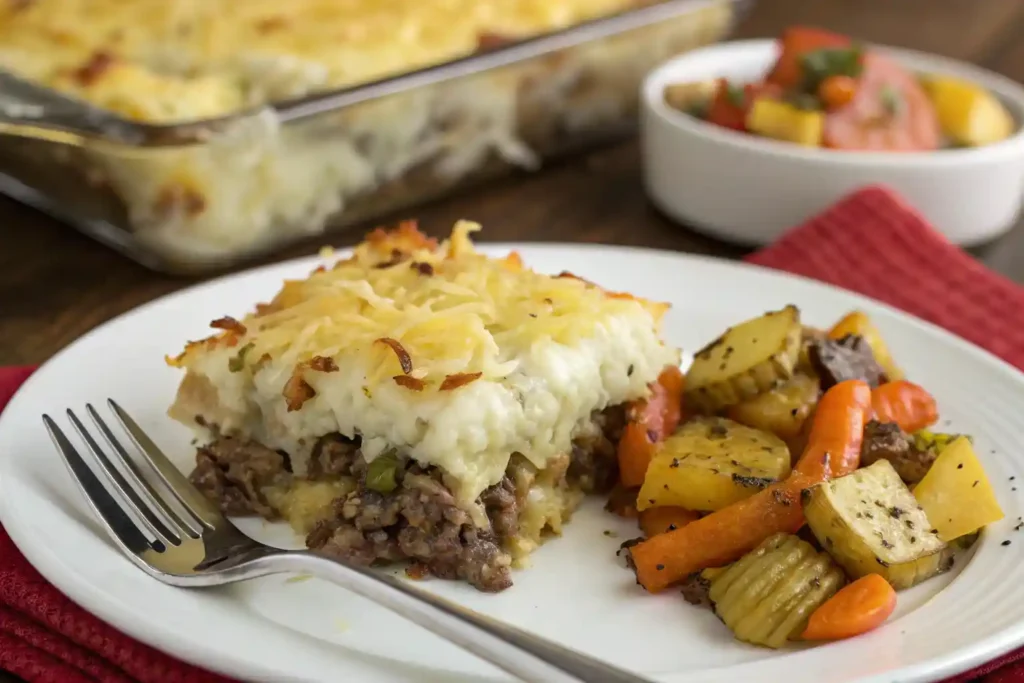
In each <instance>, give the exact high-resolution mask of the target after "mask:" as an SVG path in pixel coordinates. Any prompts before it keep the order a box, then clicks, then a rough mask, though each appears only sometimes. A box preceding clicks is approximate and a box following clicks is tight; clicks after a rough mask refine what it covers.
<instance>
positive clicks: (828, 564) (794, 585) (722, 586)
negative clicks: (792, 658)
mask: <svg viewBox="0 0 1024 683" xmlns="http://www.w3.org/2000/svg"><path fill="white" fill-rule="evenodd" d="M703 576H704V578H705V579H706V580H708V581H710V584H711V586H710V589H709V591H708V597H709V598H711V601H712V602H713V603H714V605H715V614H717V615H718V617H719V618H720V619H721V620H722V621H723V622H725V625H726V626H728V627H729V629H730V630H732V632H733V634H734V635H735V636H736V638H737V639H739V640H742V641H744V642H747V643H753V644H755V645H763V646H765V647H772V648H779V647H782V646H783V645H785V644H786V641H788V640H790V639H791V638H795V637H797V636H798V635H800V634H801V633H803V630H804V628H806V627H807V621H808V619H810V617H811V613H812V612H814V610H816V609H817V608H818V607H820V606H821V604H822V603H824V602H825V601H826V600H828V599H829V598H830V597H832V595H833V594H834V593H835V592H836V591H837V590H839V588H840V587H841V586H842V585H843V583H845V581H846V577H845V576H843V571H842V570H841V569H840V568H839V567H837V566H836V565H835V563H834V562H833V561H832V558H830V557H829V556H828V555H827V554H826V553H821V552H818V551H816V550H815V549H814V548H813V547H812V546H811V544H810V543H808V542H807V541H804V540H801V539H799V538H797V537H796V536H792V535H790V534H775V535H774V536H771V537H770V538H768V539H767V540H765V541H764V542H763V543H762V544H761V545H759V546H758V547H757V548H755V549H754V550H752V551H750V552H749V553H747V554H746V555H744V556H743V557H741V558H740V559H739V560H737V561H736V562H734V563H733V564H731V565H729V566H728V567H726V568H724V569H723V570H716V571H715V572H713V573H712V572H709V571H708V570H705V571H704V574H703Z"/></svg>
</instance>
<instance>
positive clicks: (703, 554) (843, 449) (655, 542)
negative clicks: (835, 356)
mask: <svg viewBox="0 0 1024 683" xmlns="http://www.w3.org/2000/svg"><path fill="white" fill-rule="evenodd" d="M870 401H871V390H870V389H869V388H868V385H867V384H864V383H863V382H858V381H856V380H854V381H850V382H843V383H842V384H837V385H836V386H834V387H832V388H831V389H829V390H828V391H827V392H826V393H825V395H824V396H822V398H821V401H820V402H819V403H818V409H817V410H816V411H815V417H814V425H813V426H812V428H811V435H810V437H809V438H808V440H807V449H806V450H805V451H804V454H803V455H802V456H801V457H800V460H799V461H797V464H796V468H795V469H794V471H793V472H792V473H791V474H790V475H789V477H788V478H787V479H786V480H785V481H783V482H779V483H778V484H773V485H772V486H769V487H768V488H767V489H765V490H764V491H761V492H760V493H758V494H755V495H753V496H751V497H750V498H747V499H746V500H741V501H740V502H738V503H734V504H732V505H730V506H729V507H727V508H724V509H722V510H719V511H718V512H713V513H711V514H710V515H708V516H706V517H701V518H700V519H698V520H697V521H695V522H691V523H690V524H687V525H686V526H685V527H683V528H682V529H677V530H675V531H670V532H668V533H666V534H661V535H659V536H655V537H654V538H651V539H648V540H646V541H644V542H643V543H639V544H637V545H636V546H634V547H632V548H630V550H629V553H630V557H631V558H632V560H633V563H634V566H635V567H636V578H637V581H639V582H640V585H642V586H643V587H644V588H646V589H647V590H649V591H651V592H652V593H656V592H658V591H661V590H664V589H665V588H666V587H668V586H669V585H671V584H672V583H674V582H676V581H679V580H680V579H683V578H685V577H686V576H688V575H689V574H691V573H693V572H696V571H700V570H702V569H706V568H707V567H720V566H722V565H724V564H727V563H729V562H733V561H735V560H736V559H738V558H740V557H742V556H743V554H744V553H746V552H749V551H750V550H752V549H753V548H755V547H757V545H758V544H759V543H761V541H763V540H764V539H766V538H768V537H769V536H771V535H772V534H775V533H779V532H784V531H785V532H789V533H796V531H797V530H798V529H799V528H800V527H801V526H803V523H804V513H803V509H802V508H801V505H800V492H801V490H803V489H804V488H806V487H808V486H812V485H814V484H816V483H818V482H821V481H825V480H827V479H828V478H829V477H831V476H833V475H834V476H842V475H844V474H846V473H848V472H851V471H853V470H854V469H856V467H857V463H858V462H859V460H860V444H861V439H862V437H863V435H864V423H865V422H866V421H867V415H868V411H869V410H870V408H869V404H870Z"/></svg>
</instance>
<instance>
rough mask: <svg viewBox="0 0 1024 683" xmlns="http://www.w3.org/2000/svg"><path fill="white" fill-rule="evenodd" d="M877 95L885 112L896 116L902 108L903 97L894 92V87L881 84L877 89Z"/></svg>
mask: <svg viewBox="0 0 1024 683" xmlns="http://www.w3.org/2000/svg"><path fill="white" fill-rule="evenodd" d="M878 96H879V97H880V98H881V100H882V106H883V107H885V113H886V114H888V115H889V116H896V115H897V114H899V113H900V111H901V110H902V109H903V99H902V98H901V97H900V94H899V93H898V92H896V88H894V87H892V86H891V85H883V86H882V87H881V89H879V91H878Z"/></svg>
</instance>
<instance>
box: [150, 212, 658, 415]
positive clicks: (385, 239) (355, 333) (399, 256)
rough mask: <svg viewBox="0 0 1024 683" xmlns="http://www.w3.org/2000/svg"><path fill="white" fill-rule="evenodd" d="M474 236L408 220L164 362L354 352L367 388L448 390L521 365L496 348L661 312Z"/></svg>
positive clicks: (222, 322)
mask: <svg viewBox="0 0 1024 683" xmlns="http://www.w3.org/2000/svg"><path fill="white" fill-rule="evenodd" d="M479 229H480V226H479V225H478V224H476V223H471V222H468V221H462V222H459V223H457V224H456V225H455V226H454V228H453V231H452V234H451V237H450V238H449V239H448V240H447V241H445V242H444V243H442V244H440V245H438V244H437V243H436V242H435V241H434V240H430V239H427V238H426V237H424V236H423V235H422V234H421V233H419V232H418V230H417V229H416V227H415V225H414V224H411V223H407V224H404V225H402V226H401V227H400V228H399V229H398V230H396V231H393V232H390V233H385V232H383V231H377V232H375V233H373V234H371V235H370V237H369V238H368V239H367V241H365V242H363V243H362V244H360V245H359V246H358V247H356V249H355V251H354V254H353V255H352V257H350V258H347V259H344V260H340V261H338V262H337V263H335V264H334V265H333V267H330V268H326V267H321V268H318V269H317V271H316V272H314V273H313V274H311V275H310V277H308V278H307V279H305V280H292V281H287V282H286V283H285V284H284V287H283V288H282V289H281V291H280V292H279V293H278V294H277V296H276V297H274V299H273V300H272V301H271V302H270V303H269V304H264V305H259V306H258V307H257V311H256V312H255V313H253V314H251V315H249V316H247V317H245V318H244V319H243V320H241V321H236V320H234V319H232V318H221V319H219V320H216V321H213V323H212V325H213V326H214V327H216V328H219V329H222V330H224V332H222V333H221V334H219V335H216V336H213V337H210V338H208V339H205V340H203V341H200V342H192V343H190V344H189V345H188V346H187V347H186V349H185V351H184V352H183V353H182V354H181V355H179V356H178V357H177V358H174V359H171V360H169V362H170V363H171V364H172V365H175V366H178V367H186V368H187V367H190V366H191V365H192V364H193V362H194V361H195V360H196V359H197V357H199V356H201V355H202V354H203V353H204V351H205V350H211V349H215V348H220V347H223V346H225V345H226V346H231V347H237V349H238V352H237V353H236V354H235V355H234V356H233V357H232V358H231V363H232V367H231V370H232V371H233V372H239V371H242V370H243V369H246V368H247V369H248V370H250V371H252V372H258V371H259V369H260V367H261V366H262V365H263V364H265V363H266V362H267V361H268V360H270V359H273V360H275V361H279V362H283V363H286V364H291V365H294V366H295V367H296V368H297V369H300V368H301V367H302V366H304V367H306V368H309V367H313V368H314V369H318V370H320V371H327V372H329V371H330V367H331V365H332V363H330V362H329V361H326V359H330V358H332V357H342V356H344V357H350V356H361V357H363V359H364V360H365V364H364V366H365V367H367V368H370V373H371V374H370V375H369V376H368V377H367V385H368V386H373V385H375V384H377V383H379V382H381V381H386V380H388V379H389V378H392V379H394V378H403V379H397V380H396V382H397V383H398V384H399V385H401V386H403V387H405V388H408V389H410V390H414V391H450V390H456V389H458V388H460V387H461V386H465V385H467V384H469V383H471V382H473V381H475V380H477V379H479V378H481V377H482V378H486V379H499V378H502V377H506V376H508V375H509V374H510V373H512V372H514V371H515V369H516V367H517V361H516V360H514V359H510V358H508V357H507V356H506V354H505V353H504V352H503V349H521V348H524V347H525V346H528V345H529V344H530V343H532V342H534V341H542V340H544V341H554V342H557V343H559V344H564V345H566V346H574V345H575V344H576V343H578V341H579V340H580V339H582V338H585V337H587V336H589V335H590V334H591V333H592V331H593V328H594V325H595V321H599V320H601V319H602V317H606V316H611V315H615V314H616V313H620V312H622V313H624V312H628V311H631V310H635V309H636V307H637V306H638V305H640V306H643V307H644V308H646V309H647V310H648V311H649V312H650V313H651V314H652V316H653V317H654V319H655V320H660V318H661V317H662V316H663V315H664V313H665V311H667V309H668V304H661V303H654V302H649V301H646V300H643V299H639V298H636V297H633V296H631V295H628V294H618V293H614V292H608V291H605V290H603V289H601V288H599V287H597V286H596V285H593V284H590V283H588V282H586V281H584V280H581V279H579V278H577V277H575V276H572V275H570V274H563V275H562V276H558V277H552V276H548V275H542V274H539V273H536V272H534V271H532V270H529V269H527V268H525V267H524V266H523V264H522V261H521V260H520V258H519V256H518V254H516V253H514V252H513V253H512V254H509V255H508V256H507V257H505V258H502V259H494V258H489V257H487V256H486V255H484V254H481V253H479V252H477V251H476V250H475V248H474V246H473V243H472V241H471V239H470V234H471V233H472V232H475V231H477V230H479ZM599 314H600V315H599ZM325 369H326V370H325ZM300 404H301V402H300Z"/></svg>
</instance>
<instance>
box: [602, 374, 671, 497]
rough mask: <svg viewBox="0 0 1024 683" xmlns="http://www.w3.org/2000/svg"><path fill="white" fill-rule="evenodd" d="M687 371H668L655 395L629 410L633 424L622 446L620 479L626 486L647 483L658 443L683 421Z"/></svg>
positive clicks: (624, 434) (654, 388) (655, 387)
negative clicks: (647, 475) (646, 475)
mask: <svg viewBox="0 0 1024 683" xmlns="http://www.w3.org/2000/svg"><path fill="white" fill-rule="evenodd" d="M683 380H684V377H683V372H682V371H681V370H680V369H679V368H677V367H675V366H670V367H667V368H665V369H664V370H663V371H662V372H661V374H660V375H659V376H658V381H657V382H655V383H654V384H653V385H652V386H651V396H650V397H649V398H648V399H647V400H646V401H638V402H637V403H636V404H634V405H633V406H631V407H630V409H629V418H630V420H629V422H628V423H627V424H626V427H625V429H624V430H623V432H622V438H621V439H620V440H619V445H618V458H619V479H620V481H621V482H622V484H623V486H626V487H634V486H640V485H641V484H643V483H644V475H645V474H647V466H648V465H650V464H651V457H652V456H653V455H654V449H655V447H656V444H657V443H658V442H660V441H664V440H665V437H667V436H669V435H670V434H671V433H672V432H674V431H675V429H676V427H677V426H678V425H679V420H680V419H682V402H683Z"/></svg>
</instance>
